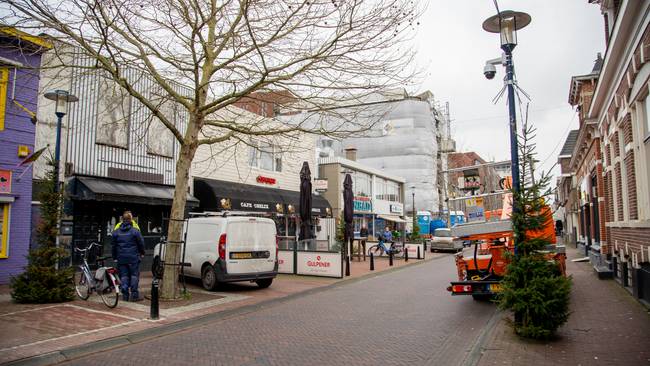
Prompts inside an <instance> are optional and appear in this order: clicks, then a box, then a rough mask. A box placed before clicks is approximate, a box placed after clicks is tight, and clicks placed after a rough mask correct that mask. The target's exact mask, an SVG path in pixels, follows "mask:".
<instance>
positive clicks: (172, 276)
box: [161, 118, 199, 299]
mask: <svg viewBox="0 0 650 366" xmlns="http://www.w3.org/2000/svg"><path fill="white" fill-rule="evenodd" d="M187 129H188V130H187V134H186V138H185V141H184V143H183V144H181V149H180V152H179V154H178V161H177V162H176V187H175V189H174V201H173V203H172V211H171V215H170V219H169V230H168V234H167V244H166V246H165V264H166V265H165V271H164V273H163V281H162V289H161V298H163V299H174V298H177V297H178V296H179V289H178V275H179V272H180V267H179V266H178V265H177V264H178V263H180V261H181V253H182V249H183V246H182V243H181V241H182V240H183V222H184V219H185V205H186V203H187V193H188V189H187V188H188V184H189V178H190V167H191V165H192V160H193V159H194V154H195V153H196V149H197V147H198V145H197V138H198V131H199V128H197V123H196V120H195V119H194V118H190V122H189V124H188V127H187Z"/></svg>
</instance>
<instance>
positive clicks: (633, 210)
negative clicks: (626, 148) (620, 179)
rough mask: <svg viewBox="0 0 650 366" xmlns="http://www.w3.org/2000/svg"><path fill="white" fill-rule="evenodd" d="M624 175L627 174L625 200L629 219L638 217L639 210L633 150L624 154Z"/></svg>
mask: <svg viewBox="0 0 650 366" xmlns="http://www.w3.org/2000/svg"><path fill="white" fill-rule="evenodd" d="M625 175H626V176H627V200H628V207H627V208H628V214H629V215H630V220H638V219H639V210H638V207H637V206H638V205H637V195H636V173H635V170H634V152H633V151H630V152H628V153H627V154H626V155H625Z"/></svg>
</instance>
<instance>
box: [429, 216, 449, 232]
mask: <svg viewBox="0 0 650 366" xmlns="http://www.w3.org/2000/svg"><path fill="white" fill-rule="evenodd" d="M429 227H430V228H431V229H430V231H429V232H430V233H435V232H436V229H440V228H444V227H447V221H445V220H443V219H435V220H431V225H429Z"/></svg>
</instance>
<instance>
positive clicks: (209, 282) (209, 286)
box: [201, 265, 218, 291]
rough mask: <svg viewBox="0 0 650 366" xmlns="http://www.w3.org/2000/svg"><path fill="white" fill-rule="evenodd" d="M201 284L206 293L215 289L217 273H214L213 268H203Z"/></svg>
mask: <svg viewBox="0 0 650 366" xmlns="http://www.w3.org/2000/svg"><path fill="white" fill-rule="evenodd" d="M201 283H202V284H203V288H204V289H206V290H208V291H214V290H216V289H217V285H218V282H217V272H215V270H214V267H212V266H210V265H207V266H205V267H203V270H202V271H201Z"/></svg>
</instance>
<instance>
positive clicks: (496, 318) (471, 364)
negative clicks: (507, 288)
mask: <svg viewBox="0 0 650 366" xmlns="http://www.w3.org/2000/svg"><path fill="white" fill-rule="evenodd" d="M504 314H505V313H504V312H503V311H501V310H498V309H495V310H494V313H492V316H491V317H490V320H488V322H487V325H486V326H485V327H483V330H481V333H480V334H479V335H478V337H476V340H475V341H474V343H473V344H472V347H471V348H470V349H469V354H468V355H467V356H466V357H465V359H464V360H463V363H462V365H463V366H476V365H478V364H479V362H480V361H481V358H482V357H483V346H485V344H486V343H487V337H488V336H489V335H490V334H491V333H492V331H493V330H494V328H496V326H497V324H498V323H499V322H501V320H502V319H503V316H504Z"/></svg>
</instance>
